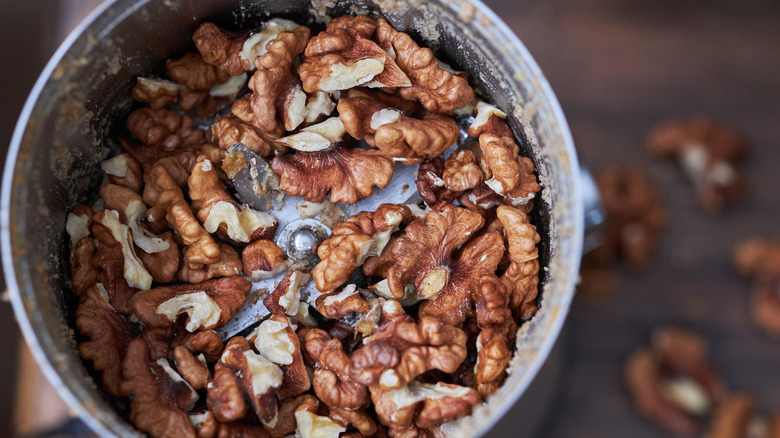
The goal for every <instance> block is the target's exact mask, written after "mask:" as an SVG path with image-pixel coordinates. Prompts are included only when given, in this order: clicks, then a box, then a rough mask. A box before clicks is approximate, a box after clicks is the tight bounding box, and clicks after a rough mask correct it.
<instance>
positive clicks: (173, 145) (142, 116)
mask: <svg viewBox="0 0 780 438" xmlns="http://www.w3.org/2000/svg"><path fill="white" fill-rule="evenodd" d="M127 129H129V130H130V132H131V133H132V134H133V135H134V136H135V137H136V138H137V139H139V140H141V142H142V143H143V144H145V145H147V146H155V147H156V148H160V149H162V150H163V151H173V150H176V149H177V148H183V147H187V146H191V145H196V146H198V147H199V146H200V145H201V144H203V143H205V141H206V133H205V131H203V130H202V129H193V128H192V118H190V117H189V116H186V115H185V116H179V114H177V113H175V112H173V111H170V110H167V109H156V110H155V109H150V108H139V109H137V110H135V111H133V112H132V113H130V115H129V116H128V117H127ZM130 152H131V153H132V151H130ZM135 158H136V159H138V161H139V162H142V163H143V162H144V161H147V160H142V159H141V158H139V157H138V156H136V157H135Z"/></svg>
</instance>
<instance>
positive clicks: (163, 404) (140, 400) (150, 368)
mask: <svg viewBox="0 0 780 438" xmlns="http://www.w3.org/2000/svg"><path fill="white" fill-rule="evenodd" d="M161 363H164V364H165V365H167V366H168V367H169V368H170V366H169V365H168V361H167V360H165V359H160V360H158V361H157V362H152V360H151V359H150V358H149V353H148V351H147V344H146V342H145V341H144V340H143V339H142V338H136V339H134V340H133V341H131V342H130V344H129V345H128V347H127V355H126V356H125V360H124V362H123V363H122V377H123V381H122V392H123V393H125V394H127V395H128V396H130V397H131V400H132V401H131V403H130V421H131V422H132V423H133V424H134V425H135V427H137V428H138V429H139V430H141V431H143V432H146V433H148V434H149V435H150V436H152V437H167V436H176V437H190V438H195V431H194V430H193V429H192V426H191V425H190V421H189V418H188V416H187V414H186V411H187V410H188V409H189V408H190V407H191V405H192V404H194V401H195V400H197V393H195V392H194V390H193V389H192V387H190V386H189V384H188V383H187V382H185V381H184V380H183V379H181V377H179V379H180V380H174V379H172V377H171V375H170V374H169V373H168V372H167V371H168V370H166V369H165V368H164V367H163V366H162V365H161ZM171 372H173V373H175V372H174V371H172V370H171ZM177 377H178V376H177ZM193 395H194V397H193ZM193 399H194V400H193Z"/></svg>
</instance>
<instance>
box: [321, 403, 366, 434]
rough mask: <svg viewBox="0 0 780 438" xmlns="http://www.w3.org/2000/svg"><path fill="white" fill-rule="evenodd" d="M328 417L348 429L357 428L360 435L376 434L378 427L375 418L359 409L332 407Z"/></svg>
mask: <svg viewBox="0 0 780 438" xmlns="http://www.w3.org/2000/svg"><path fill="white" fill-rule="evenodd" d="M329 411H330V412H329V413H328V417H329V418H330V419H331V420H333V421H334V422H335V423H336V424H339V425H341V426H342V427H344V428H347V429H357V431H358V432H359V434H358V435H360V436H373V435H374V434H376V431H377V427H376V422H374V419H373V418H371V415H370V414H368V413H367V412H366V411H364V410H362V409H359V410H356V411H353V410H349V409H339V408H330V409H329Z"/></svg>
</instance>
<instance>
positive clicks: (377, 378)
mask: <svg viewBox="0 0 780 438" xmlns="http://www.w3.org/2000/svg"><path fill="white" fill-rule="evenodd" d="M391 306H392V307H391ZM394 314H395V315H397V316H392V315H394ZM383 315H384V316H383V322H382V324H381V325H380V326H379V327H377V329H376V330H374V332H373V334H372V335H371V336H370V337H369V338H367V339H366V340H365V341H364V346H363V347H362V348H360V349H358V350H356V351H355V352H354V353H353V354H352V359H351V360H350V370H351V376H352V378H353V379H355V380H356V381H358V382H360V383H362V384H363V385H366V386H373V385H378V386H379V387H381V388H382V389H392V388H400V387H402V386H404V385H406V384H407V383H409V382H411V381H412V380H414V379H415V378H416V377H417V376H419V375H420V374H423V373H425V372H427V371H429V370H433V369H438V370H441V371H444V372H446V373H452V372H454V371H455V370H456V369H457V368H458V366H459V365H460V364H461V362H463V359H465V358H466V338H467V337H466V333H464V332H463V331H462V330H460V329H458V328H456V327H451V326H448V325H446V324H442V323H441V322H440V321H438V320H437V319H436V318H431V317H427V316H422V317H420V320H419V322H415V321H414V320H413V319H412V318H410V317H408V316H406V315H404V313H403V309H401V308H400V305H399V304H398V302H396V301H387V302H385V304H384V306H383Z"/></svg>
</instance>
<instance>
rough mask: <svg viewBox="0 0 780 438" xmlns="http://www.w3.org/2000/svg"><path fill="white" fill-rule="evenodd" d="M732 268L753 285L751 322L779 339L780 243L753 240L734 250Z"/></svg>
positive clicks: (760, 239) (755, 238)
mask: <svg viewBox="0 0 780 438" xmlns="http://www.w3.org/2000/svg"><path fill="white" fill-rule="evenodd" d="M733 259H734V266H735V268H736V269H737V271H738V272H739V273H740V274H742V275H744V276H746V277H748V278H750V279H751V281H752V289H753V292H752V295H753V296H752V300H751V301H752V302H751V309H752V314H753V315H752V316H753V322H754V323H755V324H756V325H757V326H758V327H759V328H760V329H761V330H763V331H764V332H765V333H767V334H768V335H771V336H775V337H776V336H780V319H778V316H779V315H780V294H778V290H780V243H778V242H775V241H772V240H769V239H762V238H758V237H753V238H750V239H747V240H745V241H744V242H742V243H741V244H740V245H739V246H738V247H737V248H736V249H735V250H734V255H733Z"/></svg>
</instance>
